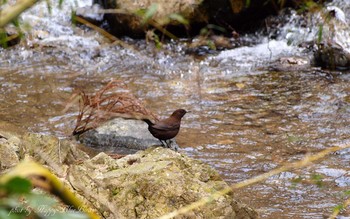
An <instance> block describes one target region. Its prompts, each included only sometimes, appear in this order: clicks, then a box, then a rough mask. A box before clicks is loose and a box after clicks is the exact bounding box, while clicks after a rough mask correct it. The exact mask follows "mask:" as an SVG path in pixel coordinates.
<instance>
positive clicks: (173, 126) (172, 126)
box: [152, 120, 180, 131]
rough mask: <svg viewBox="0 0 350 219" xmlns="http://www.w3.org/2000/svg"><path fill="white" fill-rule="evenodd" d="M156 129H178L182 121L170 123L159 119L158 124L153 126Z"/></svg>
mask: <svg viewBox="0 0 350 219" xmlns="http://www.w3.org/2000/svg"><path fill="white" fill-rule="evenodd" d="M152 128H154V129H158V130H164V131H171V130H176V129H179V128H180V123H177V122H175V123H170V124H169V123H168V122H167V121H166V120H163V121H159V122H157V123H156V124H154V125H153V126H152Z"/></svg>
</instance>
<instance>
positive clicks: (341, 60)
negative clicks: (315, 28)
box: [314, 6, 350, 70]
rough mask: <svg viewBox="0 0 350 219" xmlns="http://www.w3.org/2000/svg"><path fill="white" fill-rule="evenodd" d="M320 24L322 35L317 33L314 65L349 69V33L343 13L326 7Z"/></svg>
mask: <svg viewBox="0 0 350 219" xmlns="http://www.w3.org/2000/svg"><path fill="white" fill-rule="evenodd" d="M321 22H322V23H321V24H320V25H321V26H322V33H321V34H322V35H320V33H319V35H320V36H319V39H318V40H317V43H316V45H315V47H316V50H315V53H314V58H315V64H316V65H318V66H321V67H325V68H330V69H338V70H346V69H349V67H350V52H349V51H350V43H349V40H348V39H349V37H350V33H349V31H348V30H349V25H348V23H347V22H346V18H345V15H344V12H343V11H342V10H341V9H339V8H337V7H333V6H332V7H327V8H326V11H325V12H324V14H323V21H321Z"/></svg>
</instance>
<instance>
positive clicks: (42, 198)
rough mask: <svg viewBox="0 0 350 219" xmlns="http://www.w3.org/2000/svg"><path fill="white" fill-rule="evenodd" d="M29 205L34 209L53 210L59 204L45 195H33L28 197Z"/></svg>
mask: <svg viewBox="0 0 350 219" xmlns="http://www.w3.org/2000/svg"><path fill="white" fill-rule="evenodd" d="M26 200H27V202H28V205H30V206H31V207H32V208H34V209H37V208H51V207H53V206H54V205H56V204H58V202H57V200H56V199H54V198H52V197H50V196H46V195H44V194H36V193H31V194H28V195H27V196H26Z"/></svg>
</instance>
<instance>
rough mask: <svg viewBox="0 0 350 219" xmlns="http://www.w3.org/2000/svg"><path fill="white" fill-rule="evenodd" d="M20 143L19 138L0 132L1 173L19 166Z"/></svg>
mask: <svg viewBox="0 0 350 219" xmlns="http://www.w3.org/2000/svg"><path fill="white" fill-rule="evenodd" d="M20 142H21V141H20V139H19V138H18V137H17V136H15V135H13V134H11V133H8V132H3V131H0V172H2V171H3V170H6V169H8V168H10V167H13V166H15V165H16V164H18V162H19V148H20Z"/></svg>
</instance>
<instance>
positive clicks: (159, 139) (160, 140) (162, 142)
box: [159, 139, 167, 147]
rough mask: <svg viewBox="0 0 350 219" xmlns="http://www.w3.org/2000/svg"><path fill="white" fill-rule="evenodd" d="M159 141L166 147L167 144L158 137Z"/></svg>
mask: <svg viewBox="0 0 350 219" xmlns="http://www.w3.org/2000/svg"><path fill="white" fill-rule="evenodd" d="M159 141H160V143H162V145H163V146H164V147H167V146H166V145H165V144H164V142H163V141H162V140H160V139H159Z"/></svg>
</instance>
